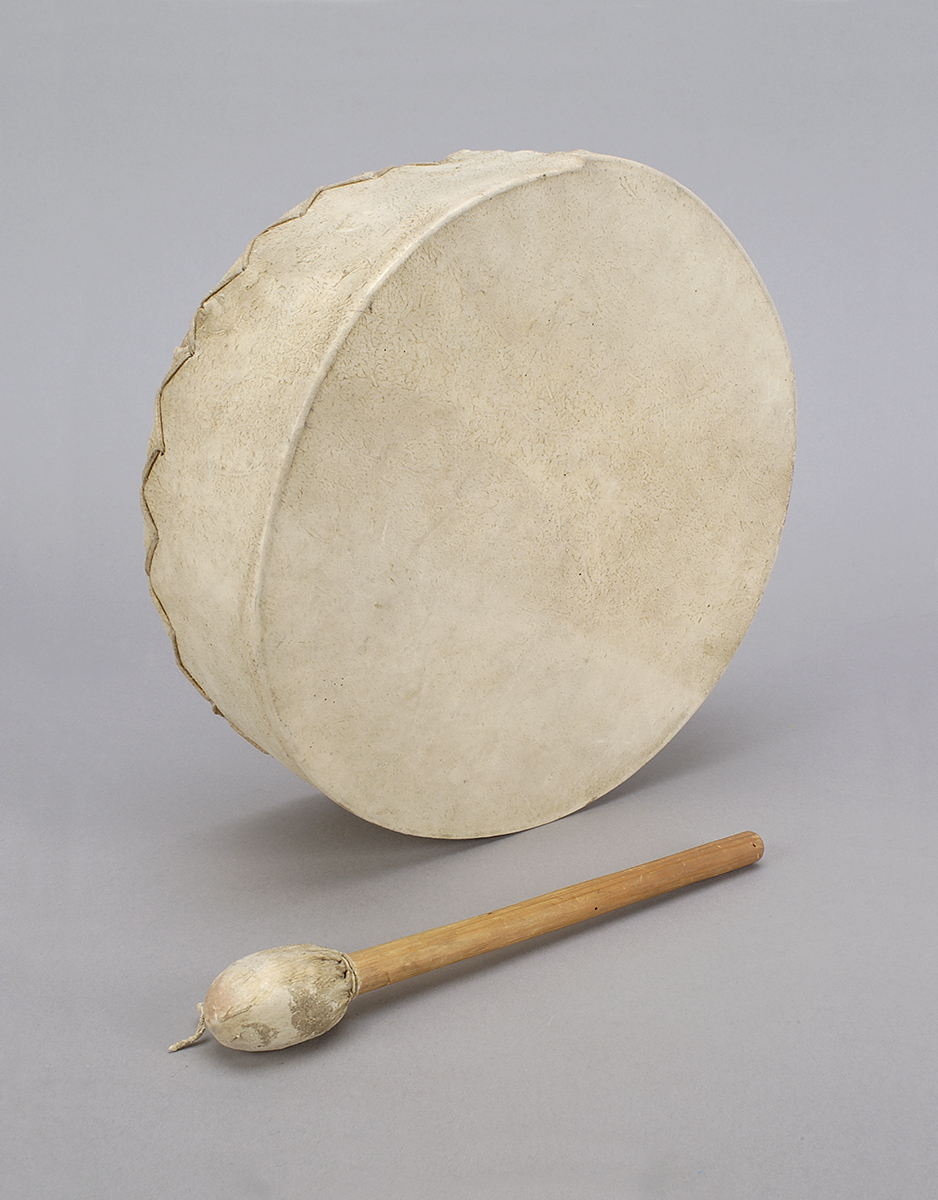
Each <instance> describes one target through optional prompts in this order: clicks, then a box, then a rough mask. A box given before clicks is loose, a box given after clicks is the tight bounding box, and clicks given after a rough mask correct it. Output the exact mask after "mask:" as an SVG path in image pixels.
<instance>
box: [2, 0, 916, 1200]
mask: <svg viewBox="0 0 938 1200" xmlns="http://www.w3.org/2000/svg"><path fill="white" fill-rule="evenodd" d="M2 20H3V26H4V28H3V38H2V56H3V61H2V64H0V89H2V97H3V99H2V161H3V173H4V184H3V187H4V199H3V221H2V227H0V237H2V243H3V244H2V264H3V267H2V273H3V298H4V305H5V308H4V315H3V321H2V326H0V331H2V337H3V339H4V343H5V351H6V352H5V354H4V370H3V389H4V397H3V417H4V434H3V438H2V441H0V455H2V463H3V467H2V489H3V490H2V509H0V515H2V522H3V530H4V532H3V543H2V546H3V551H2V566H0V571H2V580H3V622H2V633H3V637H4V641H5V644H6V649H5V661H4V667H3V674H2V688H3V693H4V700H5V715H4V718H3V722H2V727H0V728H2V736H3V739H4V745H5V751H4V758H3V763H2V774H0V781H2V789H3V802H2V830H3V835H2V850H0V853H2V860H3V889H4V909H3V924H2V933H3V954H2V963H3V970H2V987H3V999H2V1012H3V1018H4V1020H3V1024H4V1027H5V1030H6V1034H5V1037H4V1038H3V1052H4V1061H5V1065H4V1066H3V1068H2V1087H3V1093H4V1095H3V1103H4V1106H5V1107H4V1111H3V1114H2V1124H0V1129H2V1132H0V1139H2V1142H3V1147H2V1150H3V1153H2V1157H0V1190H2V1192H3V1195H4V1196H9V1197H11V1200H20V1198H23V1200H32V1198H34V1197H35V1198H40V1197H41V1198H42V1200H58V1198H63V1200H64V1198H68V1200H72V1198H78V1197H82V1198H84V1197H88V1198H96V1200H112V1198H115V1200H116V1198H118V1197H120V1198H121V1200H126V1198H128V1197H159V1198H163V1197H166V1198H172V1200H190V1198H191V1200H242V1198H247V1197H255V1196H256V1197H263V1196H270V1197H278V1198H282V1200H299V1198H300V1197H303V1198H304V1200H305V1198H306V1197H311V1196H312V1197H322V1198H324V1200H332V1198H333V1197H335V1198H340V1197H342V1198H344V1197H346V1196H362V1197H366V1198H371V1197H375V1198H384V1197H389V1198H396V1197H401V1198H405V1197H406V1198H407V1200H424V1198H428V1200H429V1198H434V1200H435V1198H442V1200H449V1198H453V1200H463V1198H466V1197H492V1198H494V1200H503V1198H504V1200H522V1198H523V1200H535V1198H536V1200H579V1198H580V1197H596V1198H597V1200H613V1198H616V1200H621V1198H625V1200H632V1198H636V1200H639V1198H641V1200H644V1198H646V1197H648V1198H668V1200H671V1198H674V1200H677V1198H680V1200H684V1198H685V1197H701V1198H703V1197H706V1198H709V1200H759V1198H762V1197H765V1198H769V1197H781V1198H785V1200H792V1198H796V1197H797V1198H799V1200H800V1198H802V1197H804V1198H806V1200H807V1198H815V1197H825V1198H826V1200H841V1198H842V1200H857V1198H858V1197H862V1198H863V1200H879V1198H883V1200H886V1198H890V1200H891V1198H893V1197H900V1196H901V1197H902V1198H903V1200H930V1198H932V1197H934V1196H936V1195H938V1150H936V1138H935V1129H936V1117H938V1102H936V1101H938V1096H936V1079H938V1071H936V1067H938V1062H936V1057H938V1056H936V1022H935V1018H934V1014H935V991H936V986H938V963H936V956H938V936H936V934H938V920H936V915H938V914H936V886H935V884H936V873H938V872H936V866H935V862H936V850H938V822H936V804H935V794H936V788H935V781H936V770H935V765H936V763H935V758H936V754H935V741H936V738H935V732H936V690H938V689H936V682H935V678H936V677H935V667H936V625H938V622H936V600H935V596H936V583H938V539H936V511H938V503H936V499H938V498H936V482H935V467H934V463H935V457H936V455H935V452H936V396H935V379H936V377H938V356H936V337H935V307H936V304H935V301H936V269H938V255H936V227H938V225H936V222H935V219H934V216H935V194H936V184H938V172H936V154H935V147H936V128H935V118H936V111H938V105H936V81H938V8H936V6H935V5H934V4H933V3H931V2H930V0H922V2H921V3H911V2H903V0H892V2H887V0H882V2H879V3H877V2H875V0H865V2H864V0H843V2H840V3H837V2H833V0H830V2H820V0H818V2H810V0H801V2H794V0H792V2H786V0H762V2H759V0H752V2H750V3H734V4H729V3H727V4H724V3H709V2H707V0H698V2H697V3H692V4H691V3H668V2H666V0H662V2H661V3H655V2H649V3H626V2H622V3H612V2H609V3H602V2H598V0H583V2H579V3H559V2H554V0H542V2H540V3H537V2H534V0H503V2H502V3H495V2H494V0H464V2H462V3H456V2H448V0H438V2H436V3H411V2H403V0H401V2H398V0H383V2H382V0H360V2H344V3H343V2H332V3H327V2H316V0H305V2H301V0H297V2H293V3H286V2H275V0H266V2H265V0H242V2H240V3H221V2H214V0H190V2H187V3H183V2H174V3H159V2H156V0H125V2H123V3H117V2H114V3H98V2H93V0H58V2H55V0H29V2H26V0H22V2H20V3H17V2H16V0H12V2H11V3H10V4H9V5H7V6H6V8H5V11H4V16H3V18H2ZM464 147H468V148H479V149H484V148H496V147H498V148H506V149H520V148H531V149H543V150H554V149H574V148H579V147H584V148H586V149H589V150H595V151H599V152H603V153H609V154H615V155H621V156H623V157H628V158H633V159H637V160H639V161H642V162H646V163H648V164H650V165H652V166H654V167H657V168H659V169H660V170H663V171H665V172H666V173H668V174H670V175H672V176H674V177H675V178H677V179H678V180H680V181H681V182H682V183H683V184H685V185H686V186H688V187H689V188H690V189H691V190H692V191H694V192H696V193H697V194H698V195H699V196H700V197H702V198H703V199H704V200H705V201H706V202H707V203H708V204H709V205H710V206H711V207H712V208H713V209H714V210H715V211H716V212H717V213H718V214H719V215H720V216H721V217H722V218H723V219H724V220H725V221H726V223H727V224H728V225H729V226H730V228H731V229H732V230H733V231H734V233H736V235H737V236H738V237H739V239H740V240H741V242H742V243H743V245H744V246H745V247H746V249H747V250H748V252H749V253H750V255H751V257H752V258H753V260H754V262H755V263H756V266H757V268H758V269H759V271H760V272H761V274H762V275H763V277H764V279H765V281H766V283H767V285H768V287H769V290H770V292H771V293H772V295H773V298H774V299H775V302H776V304H777V307H778V309H779V312H780V314H781V317H782V320H783V323H784V325H785V327H786V330H787V333H788V336H789V340H790V343H791V348H792V352H793V357H794V361H795V368H796V373H797V378H798V384H799V397H800V444H799V456H798V464H797V469H796V480H795V490H794V496H793V501H792V507H791V512H790V517H789V523H788V528H787V530H786V533H785V536H784V538H783V542H782V550H781V554H780V556H779V559H778V564H777V567H776V571H775V574H774V576H773V578H772V581H771V583H770V586H769V589H768V592H767V594H766V597H765V600H764V602H763V605H762V608H761V610H760V612H759V614H758V616H757V618H756V621H755V623H754V625H753V627H752V629H751V631H750V633H749V635H748V637H747V638H746V640H745V642H744V643H743V647H742V649H741V650H740V652H739V654H738V655H737V657H736V659H735V660H734V662H733V663H732V665H731V666H730V668H729V670H728V671H727V673H726V675H725V676H724V678H723V680H722V681H721V683H720V684H719V685H718V687H717V688H716V690H715V691H714V693H713V695H712V696H711V697H710V699H709V700H708V701H707V702H706V704H705V705H704V706H703V708H702V709H701V710H700V712H699V713H698V714H697V715H696V716H695V717H694V718H693V719H692V721H691V722H690V724H689V725H688V726H687V727H686V728H685V730H684V731H683V732H682V733H681V734H680V735H679V736H678V737H677V738H676V739H675V740H674V741H673V742H672V743H671V744H670V745H669V746H668V747H667V748H666V749H665V750H664V751H663V752H662V753H661V754H660V755H659V756H658V757H657V758H656V759H655V760H653V761H652V763H650V764H649V765H648V766H647V767H646V768H645V769H644V770H642V771H641V772H639V774H638V775H637V776H635V777H634V778H633V779H632V780H630V781H629V782H628V783H626V784H625V785H624V786H623V787H621V788H619V789H618V791H617V792H616V793H614V794H613V795H612V796H610V797H608V798H606V799H604V800H602V801H600V802H598V803H596V804H594V805H593V806H591V807H589V808H587V809H585V810H583V811H582V812H580V813H577V814H575V815H574V816H572V817H569V818H567V819H565V820H563V821H560V822H557V823H556V824H553V825H549V826H546V827H543V828H541V829H536V830H532V831H529V832H527V833H522V834H518V835H515V836H513V837H507V838H501V839H495V840H492V841H476V842H466V843H439V842H434V841H422V840H417V839H411V838H407V837H404V836H401V835H397V834H393V833H389V832H387V831H384V830H381V829H377V828H374V827H371V826H369V825H366V824H365V823H364V822H362V821H360V820H358V819H357V818H355V817H353V816H351V815H349V814H347V813H345V812H344V811H342V810H340V809H339V808H337V807H336V806H335V805H333V804H331V803H330V802H329V801H327V800H326V799H324V798H323V797H322V796H320V795H318V794H316V793H315V792H314V791H313V790H312V789H311V788H310V787H308V786H307V785H305V784H304V783H302V782H301V781H300V780H298V779H296V778H294V777H293V776H292V775H290V774H289V773H288V772H287V771H286V770H285V769H284V768H282V767H281V766H279V765H278V764H277V763H276V762H274V761H273V760H271V759H268V758H265V757H264V756H263V755H261V754H259V753H258V752H257V751H255V750H254V749H252V747H251V746H249V745H248V744H247V743H246V742H243V741H241V740H240V739H239V738H238V737H237V736H236V735H235V734H234V733H233V732H232V731H231V729H230V728H229V727H228V726H227V725H226V724H225V723H224V722H223V721H221V720H220V719H218V718H216V717H213V716H212V714H211V711H210V709H209V707H208V706H207V705H206V704H205V703H204V702H203V701H202V700H201V699H200V698H199V696H198V695H197V694H196V692H195V691H194V690H193V689H192V688H191V687H190V686H189V685H188V684H187V683H186V681H185V680H184V679H183V677H182V676H181V675H180V674H179V672H178V671H177V669H176V667H175V665H174V663H173V660H172V654H171V651H170V647H169V644H168V642H167V640H166V638H165V635H164V633H163V630H162V627H161V626H160V624H159V620H158V618H157V615H156V612H155V611H154V610H153V609H152V606H151V604H150V600H149V598H148V595H147V589H146V586H145V579H144V576H143V569H142V550H141V522H140V517H139V511H138V507H137V497H136V490H137V486H138V482H139V477H140V471H141V468H142V465H143V458H144V453H145V445H146V441H147V437H148V433H149V426H150V422H151V413H152V400H153V396H154V394H155V391H156V388H157V386H158V383H159V381H160V378H161V376H162V375H163V373H164V371H165V370H166V368H167V366H168V364H169V360H170V357H171V354H172V350H173V348H174V346H175V345H176V344H177V343H178V342H179V340H180V339H181V338H182V336H183V335H184V333H185V330H186V328H187V326H188V322H189V320H190V317H191V314H192V312H193V310H194V309H195V307H196V305H197V304H198V302H199V300H200V299H201V297H202V295H203V294H204V293H205V292H206V291H208V290H209V289H210V288H211V287H212V286H213V285H214V284H215V283H216V282H217V280H218V279H219V278H220V277H221V275H222V274H223V273H224V272H225V271H226V269H227V268H228V267H229V266H230V264H231V263H232V262H233V261H234V260H235V258H237V256H238V255H239V254H240V252H241V250H242V249H243V248H244V246H245V245H246V243H247V242H248V241H249V240H250V239H251V237H252V236H253V235H254V234H256V233H257V232H258V231H259V230H260V229H262V228H263V227H265V226H266V225H268V224H269V223H270V222H271V221H272V220H274V219H275V218H277V217H278V216H279V215H280V214H281V213H283V212H284V211H286V210H287V209H289V208H290V207H292V206H293V205H294V204H296V203H297V202H299V201H300V200H302V199H303V198H304V197H306V196H308V195H309V194H310V193H311V192H312V191H313V190H314V189H315V188H316V187H318V186H319V185H321V184H325V183H331V182H335V181H337V180H340V179H343V178H346V177H348V176H351V175H355V174H358V173H360V172H362V171H367V170H372V169H377V168H380V167H384V166H387V165H389V164H392V163H404V162H409V161H421V160H428V159H436V158H440V157H443V156H445V155H447V154H449V153H451V152H452V151H454V150H458V149H461V148H464ZM747 828H753V829H756V830H757V831H759V832H760V833H761V834H762V835H763V837H764V838H765V841H766V845H767V852H766V856H765V859H764V860H763V862H762V863H761V864H759V866H758V867H755V868H752V869H750V870H748V871H745V872H742V873H740V874H739V875H736V876H732V877H728V878H727V879H725V880H723V881H720V882H715V883H711V884H707V885H702V886H699V887H697V888H695V889H693V890H691V891H690V892H688V893H686V894H680V895H676V896H674V897H671V898H669V899H667V900H665V901H661V902H657V903H653V904H648V905H645V906H643V907H642V908H641V909H640V910H637V911H634V912H632V913H628V914H623V915H620V916H617V917H610V918H605V919H603V920H602V921H600V922H597V923H596V924H595V925H593V926H588V927H581V929H580V930H579V931H577V932H572V933H565V934H559V935H553V936H552V937H550V938H547V939H544V940H543V941H542V942H540V943H535V944H531V945H529V946H528V947H525V948H523V949H518V950H515V951H507V952H502V953H499V954H497V955H495V956H492V957H491V958H490V959H488V960H477V961H475V962H473V963H469V964H464V965H463V966H461V967H456V968H451V969H449V970H447V971H445V972H442V973H440V977H439V978H434V977H432V976H431V977H427V978H425V979H424V980H415V981H413V982H412V983H410V984H405V985H400V986H399V987H398V988H396V989H388V990H387V991H385V992H378V993H375V994H373V995H370V996H368V997H363V998H362V999H361V1000H360V1001H358V1002H357V1005H358V1007H357V1009H356V1008H353V1010H352V1012H351V1013H350V1015H349V1017H348V1018H347V1019H346V1020H345V1021H344V1022H343V1023H342V1025H341V1026H339V1027H338V1028H337V1029H336V1030H334V1031H333V1032H332V1033H331V1034H329V1035H327V1036H326V1037H325V1038H323V1039H321V1040H320V1041H318V1042H314V1043H311V1044H309V1045H307V1046H304V1047H300V1048H298V1049H296V1050H293V1051H285V1052H280V1053H277V1054H272V1055H269V1056H265V1055H238V1054H235V1053H233V1052H231V1051H225V1050H222V1048H221V1047H219V1046H217V1045H216V1044H214V1043H211V1042H204V1043H201V1044H200V1045H198V1046H196V1047H193V1048H192V1049H190V1050H187V1051H185V1052H184V1053H180V1054H177V1055H173V1056H169V1055H167V1054H166V1046H167V1045H168V1043H169V1042H171V1041H174V1040H176V1039H177V1038H180V1037H183V1036H185V1035H186V1034H187V1033H188V1032H189V1031H190V1030H191V1029H192V1027H193V1023H194V1019H195V1007H194V1006H195V1002H196V1001H197V1000H198V999H200V998H201V996H202V995H203V994H204V991H205V988H206V986H207V984H208V982H209V981H210V980H211V978H212V977H213V976H214V974H215V973H216V972H217V971H218V970H220V969H221V968H222V967H223V966H224V965H226V964H227V963H228V962H229V961H231V960H232V959H234V958H237V957H239V956H240V955H242V954H245V953H248V952H250V951H252V950H256V949H260V948H262V947H265V946H268V945H278V944H283V943H289V942H299V941H308V940H312V941H318V942H321V943H323V944H325V945H332V946H337V947H339V948H341V949H345V950H354V949H357V948H360V947H361V946H366V945H371V944H374V943H376V942H378V941H382V940H385V939H388V938H392V937H395V936H399V935H402V934H404V933H408V932H413V931H415V930H417V929H420V928H424V927H426V926H429V925H434V924H439V923H442V922H444V921H449V920H455V919H457V918H459V917H461V916H467V915H470V914H472V913H475V912H480V911H484V910H486V909H490V908H492V907H494V906H496V905H500V904H506V903H510V902H511V901H514V900H517V899H521V898H523V897H525V896H528V895H535V894H537V893H538V892H542V891H546V890H548V889H550V888H553V887H558V886H561V885H563V884H566V883H571V882H574V881H576V880H578V879H582V878H588V877H590V876H592V875H597V874H600V873H604V872H608V871H612V870H616V869H618V868H620V867H623V866H626V865H629V864H630V863H633V862H640V861H643V860H646V859H649V858H653V857H656V856H659V855H662V854H667V853H670V852H672V851H674V850H678V849H680V848H683V847H685V846H690V845H693V844H695V843H697V842H701V841H707V840H709V839H711V838H714V837H718V836H721V835H724V834H727V833H731V832H735V831H736V830H741V829H747Z"/></svg>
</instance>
